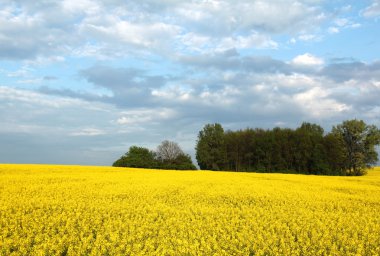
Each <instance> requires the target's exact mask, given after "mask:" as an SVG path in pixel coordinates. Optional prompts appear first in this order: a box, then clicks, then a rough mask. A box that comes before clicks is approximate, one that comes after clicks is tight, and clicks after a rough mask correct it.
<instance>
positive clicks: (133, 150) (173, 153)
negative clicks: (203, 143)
mask: <svg viewBox="0 0 380 256" xmlns="http://www.w3.org/2000/svg"><path fill="white" fill-rule="evenodd" d="M112 166H115V167H135V168H149V169H168V170H196V169H197V168H196V167H195V166H194V164H193V162H192V160H191V157H190V156H189V155H187V154H185V153H184V152H183V151H182V149H181V148H180V147H179V145H178V144H177V143H175V142H171V141H163V142H162V143H161V144H160V145H159V146H158V147H157V152H154V151H151V150H149V149H147V148H143V147H137V146H132V147H130V148H129V151H128V152H127V153H125V155H123V156H121V157H120V158H119V159H118V160H116V161H115V162H114V163H113V165H112Z"/></svg>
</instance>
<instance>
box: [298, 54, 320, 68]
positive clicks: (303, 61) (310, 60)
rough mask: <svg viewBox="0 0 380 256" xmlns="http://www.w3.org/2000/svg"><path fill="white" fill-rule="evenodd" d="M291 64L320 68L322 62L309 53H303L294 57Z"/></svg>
mask: <svg viewBox="0 0 380 256" xmlns="http://www.w3.org/2000/svg"><path fill="white" fill-rule="evenodd" d="M291 63H292V64H294V65H299V66H322V65H323V64H324V61H323V59H321V58H318V57H316V56H314V55H312V54H310V53H305V54H302V55H298V56H296V57H295V58H294V59H293V60H292V61H291Z"/></svg>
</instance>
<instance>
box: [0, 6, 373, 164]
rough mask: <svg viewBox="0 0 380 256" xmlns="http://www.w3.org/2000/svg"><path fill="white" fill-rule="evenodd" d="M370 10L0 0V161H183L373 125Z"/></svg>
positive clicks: (77, 162) (365, 8)
mask: <svg viewBox="0 0 380 256" xmlns="http://www.w3.org/2000/svg"><path fill="white" fill-rule="evenodd" d="M379 96H380V0H360V1H350V0H344V1H343V0H333V1H330V0H298V1H291V0H276V1H275V0H234V1H232V0H219V1H217V0H189V1H182V0H139V1H134V0H132V1H124V0H91V1H90V0H62V1H56V0H36V1H29V0H0V143H1V146H0V162H2V163H45V164H81V165H111V164H112V163H113V161H115V160H116V159H117V158H119V157H120V156H121V155H122V154H124V153H125V152H127V151H128V149H129V147H130V146H132V145H138V146H143V147H147V148H149V149H152V150H154V149H156V147H157V146H158V145H159V144H160V142H162V141H163V140H171V141H175V142H177V143H178V144H179V145H180V146H181V148H182V149H183V150H184V151H185V152H186V153H188V154H190V155H192V156H194V152H195V150H194V146H195V143H196V139H197V135H198V132H199V131H200V130H201V129H202V128H203V127H204V125H205V124H208V123H216V122H217V123H220V124H222V126H223V127H224V129H225V130H227V129H231V130H236V129H244V128H247V127H251V128H256V127H260V128H268V129H270V128H273V127H288V128H296V127H298V126H300V125H301V123H302V122H311V123H317V124H319V125H321V126H322V127H323V128H324V129H325V131H326V132H328V131H330V129H331V127H332V126H334V125H337V124H339V123H341V122H342V121H344V120H349V119H354V118H356V119H362V120H364V121H365V122H366V123H368V124H374V125H377V126H378V127H380V103H379V102H380V101H379Z"/></svg>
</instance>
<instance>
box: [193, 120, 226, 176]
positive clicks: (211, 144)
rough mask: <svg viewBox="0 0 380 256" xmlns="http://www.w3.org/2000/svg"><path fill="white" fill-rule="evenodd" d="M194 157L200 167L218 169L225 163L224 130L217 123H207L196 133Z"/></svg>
mask: <svg viewBox="0 0 380 256" xmlns="http://www.w3.org/2000/svg"><path fill="white" fill-rule="evenodd" d="M196 159H197V161H198V165H199V167H200V168H201V169H209V170H220V169H221V168H223V165H224V163H225V144H224V130H223V127H222V126H221V125H220V124H218V123H215V124H207V125H206V126H205V127H204V128H203V130H202V131H200V132H199V134H198V140H197V144H196Z"/></svg>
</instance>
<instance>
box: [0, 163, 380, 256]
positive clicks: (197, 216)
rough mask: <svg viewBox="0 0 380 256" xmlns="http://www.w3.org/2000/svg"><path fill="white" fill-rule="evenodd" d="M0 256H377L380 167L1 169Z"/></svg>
mask: <svg viewBox="0 0 380 256" xmlns="http://www.w3.org/2000/svg"><path fill="white" fill-rule="evenodd" d="M0 255H380V168H376V169H375V170H371V171H369V174H368V175H366V176H362V177H326V176H324V177H323V176H304V175H290V174H256V173H227V172H208V171H162V170H144V169H127V168H111V167H83V166H52V165H0Z"/></svg>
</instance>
